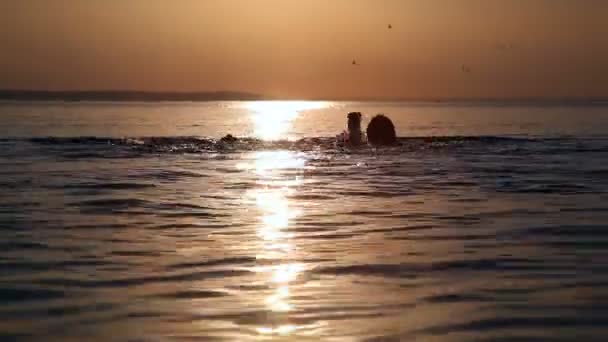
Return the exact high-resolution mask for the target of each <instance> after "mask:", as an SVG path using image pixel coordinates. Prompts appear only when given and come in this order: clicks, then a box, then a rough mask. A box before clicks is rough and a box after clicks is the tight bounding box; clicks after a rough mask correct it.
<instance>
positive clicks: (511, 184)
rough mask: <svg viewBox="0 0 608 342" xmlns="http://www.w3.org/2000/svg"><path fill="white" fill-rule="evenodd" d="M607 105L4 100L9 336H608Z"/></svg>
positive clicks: (2, 199)
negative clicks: (354, 132)
mask: <svg viewBox="0 0 608 342" xmlns="http://www.w3.org/2000/svg"><path fill="white" fill-rule="evenodd" d="M607 109H608V108H607V107H605V106H600V105H595V106H560V105H552V106H530V105H518V106H512V105H499V104H477V105H457V104H402V103H390V104H382V103H310V102H301V103H290V102H280V103H272V102H271V103H268V102H262V103H259V102H257V103H207V104H196V103H190V104H176V103H163V104H158V103H157V104H91V103H84V104H57V103H54V104H50V103H47V104H40V103H39V104H2V105H0V137H2V138H1V139H0V190H1V191H0V227H1V228H0V265H1V267H0V298H1V300H2V305H1V306H0V340H2V341H4V340H9V341H10V340H40V341H189V340H192V341H195V340H196V341H216V340H218V341H222V340H226V341H249V340H262V341H264V340H286V341H414V340H415V341H483V342H486V341H487V342H489V341H501V342H502V341H570V340H575V339H577V340H579V339H580V340H581V341H603V340H604V339H605V336H606V334H607V333H608V329H607V328H606V326H607V324H608V318H607V317H608V292H607V291H606V286H607V285H608V273H607V271H608V268H607V262H608V227H607V226H606V223H607V222H608V196H607V191H608V162H607V160H608V135H607V134H606V132H608V110H607ZM351 110H362V111H364V113H365V114H366V121H367V120H369V118H370V117H371V115H372V114H374V113H376V112H384V113H386V114H387V115H388V116H390V117H391V118H393V119H394V121H395V123H396V125H397V130H398V135H399V136H400V137H401V138H400V140H399V145H398V146H393V147H390V148H383V149H372V148H369V147H364V148H359V149H340V148H336V147H335V145H334V143H333V140H332V138H331V137H332V136H334V135H335V134H336V133H338V132H339V131H340V130H342V129H343V128H344V126H345V115H346V113H347V112H348V111H351ZM227 133H232V134H235V135H238V136H242V137H247V138H245V139H243V140H241V141H239V142H237V143H225V142H220V141H218V140H216V139H217V138H219V137H221V136H223V135H224V134H227Z"/></svg>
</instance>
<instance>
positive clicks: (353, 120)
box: [348, 112, 361, 132]
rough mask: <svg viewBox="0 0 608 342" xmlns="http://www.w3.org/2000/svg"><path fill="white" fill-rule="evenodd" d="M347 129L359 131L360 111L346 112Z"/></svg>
mask: <svg viewBox="0 0 608 342" xmlns="http://www.w3.org/2000/svg"><path fill="white" fill-rule="evenodd" d="M348 130H349V131H351V132H352V131H361V113H360V112H351V113H348Z"/></svg>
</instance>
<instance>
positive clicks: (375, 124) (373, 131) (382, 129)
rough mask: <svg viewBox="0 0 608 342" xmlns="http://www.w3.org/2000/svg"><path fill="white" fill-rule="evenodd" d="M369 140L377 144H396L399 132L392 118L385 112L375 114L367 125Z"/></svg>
mask: <svg viewBox="0 0 608 342" xmlns="http://www.w3.org/2000/svg"><path fill="white" fill-rule="evenodd" d="M367 141H369V143H370V144H372V145H376V146H387V145H394V144H395V143H396V142H397V134H396V133H395V125H393V122H392V121H391V119H389V118H388V117H386V116H384V115H383V114H378V115H376V116H374V117H373V118H372V120H371V121H370V122H369V124H368V125H367Z"/></svg>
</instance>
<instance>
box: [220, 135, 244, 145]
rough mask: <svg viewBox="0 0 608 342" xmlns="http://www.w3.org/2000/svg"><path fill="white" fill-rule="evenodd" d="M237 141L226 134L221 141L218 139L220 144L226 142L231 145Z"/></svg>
mask: <svg viewBox="0 0 608 342" xmlns="http://www.w3.org/2000/svg"><path fill="white" fill-rule="evenodd" d="M238 140H239V139H238V138H236V137H235V136H233V135H232V134H227V135H226V136H224V137H222V139H220V141H221V142H227V143H233V142H236V141H238Z"/></svg>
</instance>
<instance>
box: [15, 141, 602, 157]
mask: <svg viewBox="0 0 608 342" xmlns="http://www.w3.org/2000/svg"><path fill="white" fill-rule="evenodd" d="M566 139H567V138H566ZM4 141H6V142H12V143H19V142H26V143H30V144H32V145H34V146H39V147H42V148H44V147H47V148H51V149H52V150H53V151H54V150H56V149H58V150H59V152H60V153H61V155H62V156H63V157H65V158H68V159H86V158H113V157H118V158H123V157H137V156H140V155H142V154H143V155H145V154H149V153H178V154H183V153H239V152H246V151H259V150H277V149H280V150H293V151H322V152H332V151H333V152H339V153H344V152H348V153H369V152H370V151H371V152H373V151H376V149H374V148H371V147H369V146H367V145H366V146H361V147H359V148H343V147H339V146H337V145H336V140H335V138H334V137H307V138H302V139H299V140H276V141H265V140H261V139H257V138H253V137H242V138H239V139H238V140H236V141H222V140H221V139H213V138H206V137H188V136H169V137H125V138H113V137H96V136H82V137H34V138H12V139H11V138H7V139H4ZM535 141H539V140H538V139H536V138H527V137H509V136H425V137H400V138H398V143H397V144H396V145H394V146H390V147H384V148H383V153H402V152H408V151H409V152H411V151H416V150H427V149H446V148H460V147H474V146H500V147H502V148H503V151H501V152H502V153H513V152H515V153H517V152H518V151H519V150H520V149H521V148H522V145H525V144H527V143H531V142H535ZM606 145H607V146H608V144H606ZM577 148H581V147H580V146H578V145H577ZM602 148H603V147H602ZM602 148H600V150H602ZM597 150H598V148H597V147H594V148H593V149H592V150H591V151H597ZM606 151H608V147H607V148H606ZM54 152H55V151H54ZM108 152H113V153H108Z"/></svg>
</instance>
